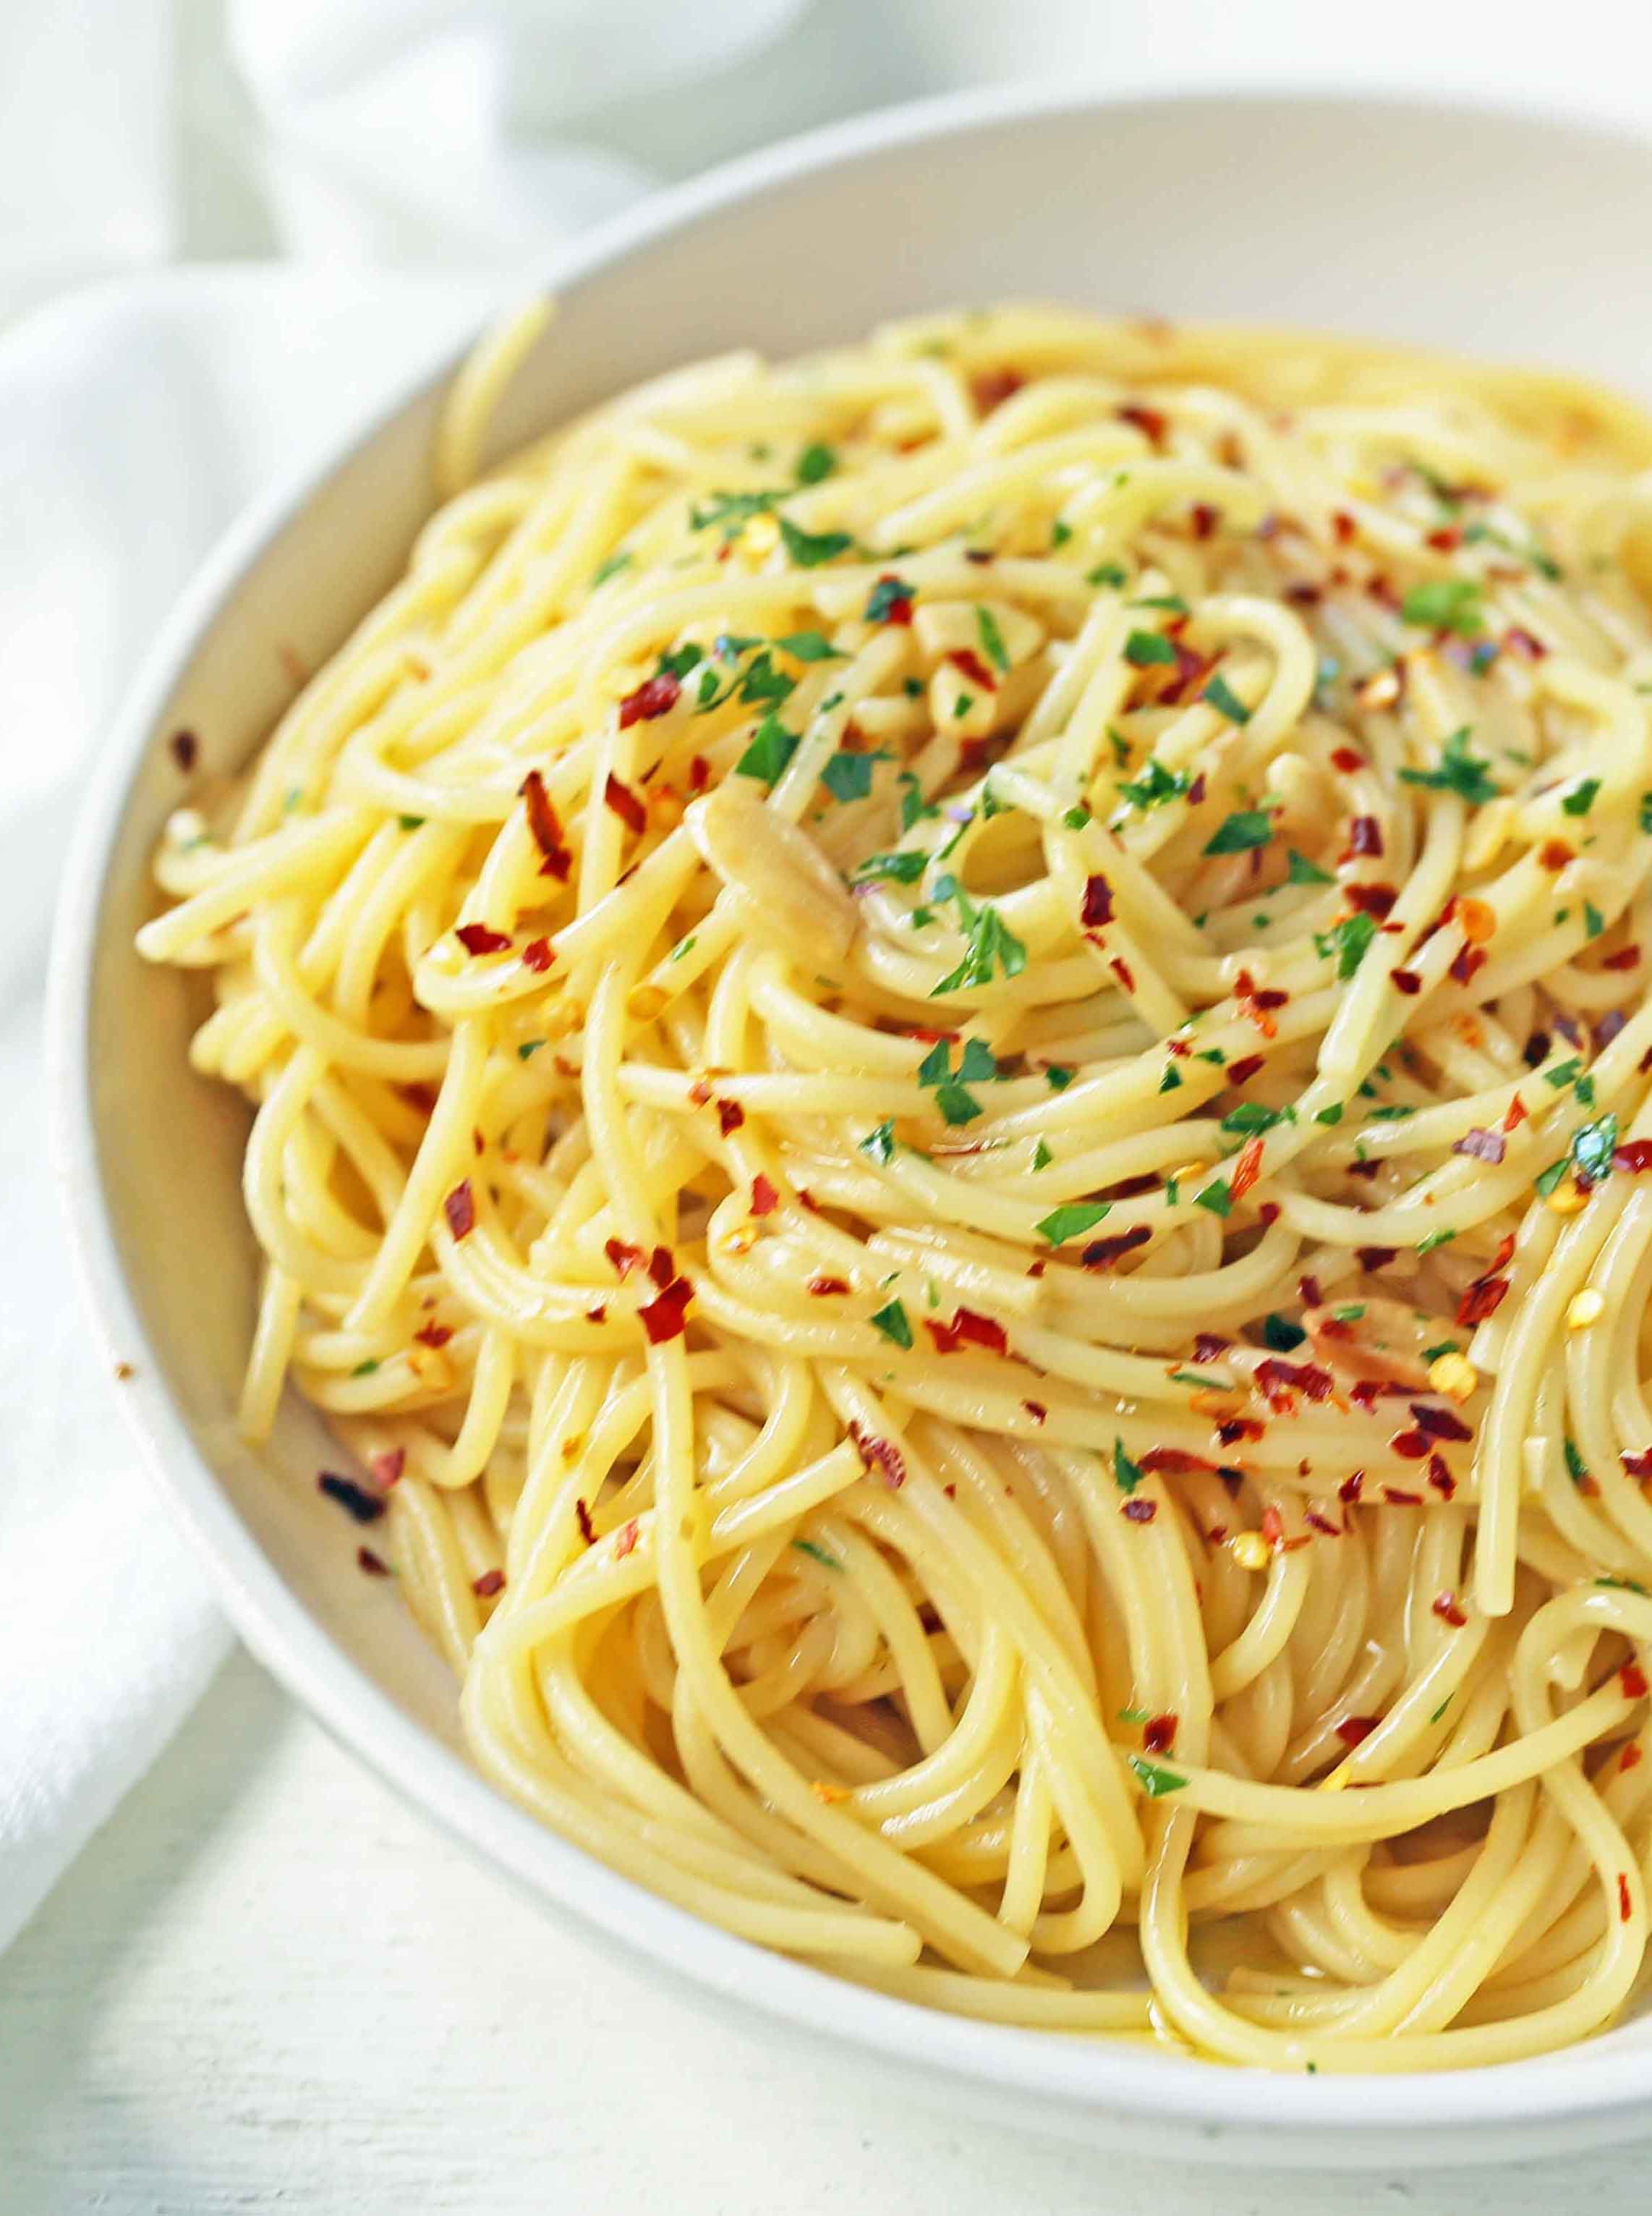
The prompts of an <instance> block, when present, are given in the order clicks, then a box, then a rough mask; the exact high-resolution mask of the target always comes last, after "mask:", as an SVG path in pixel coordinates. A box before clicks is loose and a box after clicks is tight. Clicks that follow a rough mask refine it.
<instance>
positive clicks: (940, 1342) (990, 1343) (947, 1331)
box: [926, 1308, 1010, 1354]
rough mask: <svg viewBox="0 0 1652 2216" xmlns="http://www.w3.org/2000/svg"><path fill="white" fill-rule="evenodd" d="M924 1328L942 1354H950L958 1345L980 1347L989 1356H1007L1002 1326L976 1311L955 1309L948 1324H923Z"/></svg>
mask: <svg viewBox="0 0 1652 2216" xmlns="http://www.w3.org/2000/svg"><path fill="white" fill-rule="evenodd" d="M926 1328H927V1330H928V1331H929V1333H930V1336H931V1338H932V1339H934V1341H935V1344H936V1345H937V1348H938V1349H939V1351H941V1352H942V1353H943V1354H950V1353H951V1352H952V1351H953V1349H954V1347H955V1346H956V1345H959V1343H960V1342H962V1343H963V1344H965V1345H970V1346H984V1347H986V1350H987V1351H988V1352H989V1353H992V1354H1007V1353H1008V1352H1009V1351H1010V1342H1009V1339H1008V1338H1007V1337H1006V1336H1005V1333H1004V1326H1003V1325H1002V1324H1001V1323H999V1322H998V1320H996V1318H994V1317H992V1316H987V1315H982V1314H980V1310H979V1309H977V1308H955V1309H954V1310H953V1312H952V1321H951V1322H950V1323H949V1324H937V1323H932V1322H931V1323H927V1324H926Z"/></svg>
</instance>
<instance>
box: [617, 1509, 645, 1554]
mask: <svg viewBox="0 0 1652 2216" xmlns="http://www.w3.org/2000/svg"><path fill="white" fill-rule="evenodd" d="M641 1537H642V1525H641V1523H638V1521H637V1519H636V1517H635V1516H633V1517H630V1518H629V1521H628V1522H626V1523H622V1524H621V1525H620V1527H619V1529H618V1530H617V1531H616V1532H615V1534H614V1560H616V1561H617V1562H623V1560H624V1559H625V1557H626V1556H627V1554H634V1553H635V1552H636V1542H637V1541H638V1540H639V1539H640V1538H641Z"/></svg>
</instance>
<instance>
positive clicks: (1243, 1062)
mask: <svg viewBox="0 0 1652 2216" xmlns="http://www.w3.org/2000/svg"><path fill="white" fill-rule="evenodd" d="M1267 1060H1268V1057H1267V1056H1266V1055H1262V1054H1247V1055H1242V1056H1240V1058H1239V1060H1238V1061H1237V1062H1229V1064H1228V1066H1227V1081H1228V1083H1229V1084H1230V1085H1249V1083H1250V1080H1251V1079H1252V1078H1253V1077H1254V1076H1255V1075H1256V1072H1257V1071H1258V1070H1259V1069H1261V1068H1264V1067H1265V1066H1266V1063H1267Z"/></svg>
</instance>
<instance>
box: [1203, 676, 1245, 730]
mask: <svg viewBox="0 0 1652 2216" xmlns="http://www.w3.org/2000/svg"><path fill="white" fill-rule="evenodd" d="M1199 697H1200V699H1201V700H1208V701H1209V703H1210V705H1211V706H1212V707H1213V708H1214V709H1215V710H1216V711H1217V713H1218V714H1219V715H1223V716H1225V717H1227V719H1228V721H1229V723H1249V722H1250V709H1249V708H1247V707H1246V706H1245V705H1244V701H1243V700H1241V699H1240V698H1239V696H1238V694H1237V693H1236V692H1235V691H1234V690H1233V687H1232V686H1231V685H1230V684H1229V683H1228V681H1227V680H1226V679H1225V677H1224V676H1223V675H1222V674H1221V672H1220V671H1218V672H1217V674H1216V675H1215V676H1214V677H1213V678H1212V679H1211V680H1210V682H1209V684H1208V685H1207V686H1206V687H1205V689H1204V691H1203V692H1202V693H1201V694H1200V695H1199Z"/></svg>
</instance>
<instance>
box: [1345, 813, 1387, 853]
mask: <svg viewBox="0 0 1652 2216" xmlns="http://www.w3.org/2000/svg"><path fill="white" fill-rule="evenodd" d="M1382 850H1383V834H1382V826H1381V824H1380V823H1379V822H1378V821H1377V819H1376V817H1375V816H1355V817H1354V821H1353V822H1351V823H1350V824H1349V825H1348V853H1350V854H1380V853H1382Z"/></svg>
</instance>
